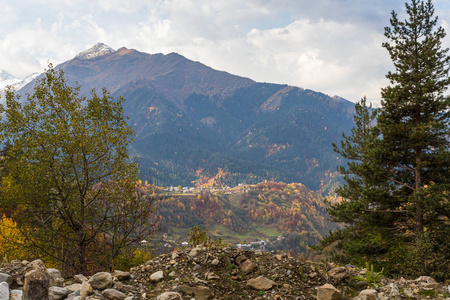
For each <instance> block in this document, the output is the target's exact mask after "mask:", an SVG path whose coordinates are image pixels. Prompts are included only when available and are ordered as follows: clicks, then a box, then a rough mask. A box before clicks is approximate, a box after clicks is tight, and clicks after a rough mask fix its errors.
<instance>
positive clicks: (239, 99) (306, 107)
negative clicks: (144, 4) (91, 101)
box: [20, 47, 354, 190]
mask: <svg viewBox="0 0 450 300" xmlns="http://www.w3.org/2000/svg"><path fill="white" fill-rule="evenodd" d="M91 49H92V48H91ZM88 50H90V49H88ZM88 50H87V51H88ZM88 52H95V51H88ZM81 53H83V52H81ZM56 68H57V69H59V68H61V69H63V70H64V72H65V76H66V78H67V79H68V81H69V84H74V83H75V82H77V83H78V84H80V85H81V86H82V88H81V92H82V93H83V94H85V95H89V93H90V91H91V90H92V89H93V88H95V89H100V88H102V87H105V88H106V89H107V90H108V91H109V92H110V93H111V95H112V96H113V97H119V96H124V98H125V99H126V101H125V102H124V104H123V106H124V112H125V114H126V115H127V116H129V118H130V119H129V125H130V126H131V127H132V128H133V130H134V132H135V140H134V141H133V143H132V144H131V146H130V152H131V154H132V155H135V156H136V157H137V158H138V160H139V162H140V163H141V171H142V177H143V179H146V180H151V181H153V182H154V183H155V184H158V185H164V186H170V185H174V186H177V185H179V184H180V185H183V186H191V185H192V184H196V182H199V181H201V180H202V178H205V177H206V178H208V177H214V176H215V175H216V174H217V173H218V172H219V169H222V170H225V171H226V172H228V173H227V174H228V175H227V178H228V181H227V182H226V184H229V185H237V184H238V183H240V182H247V183H257V182H261V181H263V180H276V181H283V182H302V183H303V184H305V185H306V186H308V187H309V188H311V189H313V190H318V189H321V188H323V186H324V185H328V184H329V183H332V182H335V181H336V178H335V177H336V175H335V174H334V173H333V172H334V170H335V168H336V166H337V164H338V163H340V159H339V158H338V157H337V155H336V154H335V153H334V152H333V151H332V147H331V143H332V142H339V139H340V136H341V134H342V132H344V131H349V130H350V128H351V127H352V126H353V120H352V116H353V113H354V104H353V103H351V102H349V101H347V100H345V99H343V98H340V97H337V96H335V97H330V96H328V95H325V94H323V93H320V92H315V91H312V90H308V89H303V88H299V87H292V86H288V85H280V84H271V83H260V82H255V81H253V80H251V79H249V78H245V77H240V76H236V75H232V74H229V73H227V72H224V71H217V70H214V69H212V68H211V67H208V66H206V65H204V64H202V63H200V62H196V61H192V60H189V59H187V58H185V57H184V56H182V55H180V54H176V53H169V54H166V55H164V54H161V53H158V54H148V53H143V52H139V51H137V50H135V49H128V48H125V47H122V48H119V49H118V50H117V51H114V52H111V51H110V52H108V53H103V54H102V55H98V56H95V57H92V58H89V59H80V58H79V57H78V58H77V56H76V57H74V58H73V59H71V60H69V61H66V62H64V63H62V64H60V65H58V66H57V67H56ZM31 90H32V84H29V85H27V86H25V87H24V88H22V89H21V90H20V93H21V94H23V93H25V92H30V91H31ZM325 174H333V175H332V176H330V175H325ZM327 176H328V177H327Z"/></svg>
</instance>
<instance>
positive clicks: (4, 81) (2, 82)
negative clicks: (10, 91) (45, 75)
mask: <svg viewBox="0 0 450 300" xmlns="http://www.w3.org/2000/svg"><path fill="white" fill-rule="evenodd" d="M38 76H39V73H33V74H31V75H28V76H27V77H25V78H24V79H20V78H17V77H15V76H13V75H11V74H9V73H8V72H6V71H5V70H2V71H1V72H0V102H3V99H2V96H3V95H4V93H5V89H6V87H8V86H12V87H13V88H14V89H15V90H16V91H17V90H19V89H21V88H22V87H24V86H25V85H27V84H28V83H30V82H31V81H32V80H33V79H35V78H36V77H38Z"/></svg>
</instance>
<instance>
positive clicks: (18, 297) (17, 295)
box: [10, 290, 23, 300]
mask: <svg viewBox="0 0 450 300" xmlns="http://www.w3.org/2000/svg"><path fill="white" fill-rule="evenodd" d="M22 297H23V292H22V291H21V290H12V291H11V295H10V300H22Z"/></svg>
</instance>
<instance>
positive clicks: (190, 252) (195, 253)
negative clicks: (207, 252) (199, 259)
mask: <svg viewBox="0 0 450 300" xmlns="http://www.w3.org/2000/svg"><path fill="white" fill-rule="evenodd" d="M198 253H199V251H198V249H197V248H194V249H192V250H191V251H189V255H190V256H192V257H196V256H197V255H198Z"/></svg>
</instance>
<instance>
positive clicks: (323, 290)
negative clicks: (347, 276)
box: [317, 283, 342, 300]
mask: <svg viewBox="0 0 450 300" xmlns="http://www.w3.org/2000/svg"><path fill="white" fill-rule="evenodd" d="M341 299H342V295H341V292H340V291H339V290H338V289H337V288H335V287H334V286H332V285H331V284H328V283H327V284H324V285H322V286H320V287H319V289H318V290H317V300H341Z"/></svg>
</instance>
